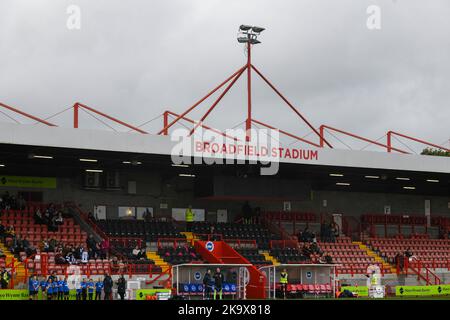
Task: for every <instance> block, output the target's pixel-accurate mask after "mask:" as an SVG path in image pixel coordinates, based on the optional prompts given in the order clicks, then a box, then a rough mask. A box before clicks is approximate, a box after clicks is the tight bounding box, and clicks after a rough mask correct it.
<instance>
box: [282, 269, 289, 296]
mask: <svg viewBox="0 0 450 320" xmlns="http://www.w3.org/2000/svg"><path fill="white" fill-rule="evenodd" d="M280 285H281V293H282V294H283V298H284V299H286V293H287V285H288V273H287V271H286V269H283V271H281V272H280Z"/></svg>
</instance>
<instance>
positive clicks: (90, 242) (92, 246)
mask: <svg viewBox="0 0 450 320" xmlns="http://www.w3.org/2000/svg"><path fill="white" fill-rule="evenodd" d="M86 246H87V249H88V251H89V252H90V253H91V254H90V256H92V257H95V256H96V251H97V241H95V239H94V236H93V235H92V234H90V235H89V237H88V238H87V240H86Z"/></svg>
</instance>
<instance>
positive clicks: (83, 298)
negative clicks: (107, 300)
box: [81, 279, 88, 300]
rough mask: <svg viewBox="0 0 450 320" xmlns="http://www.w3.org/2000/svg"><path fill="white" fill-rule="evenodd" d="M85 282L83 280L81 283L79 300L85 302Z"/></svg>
mask: <svg viewBox="0 0 450 320" xmlns="http://www.w3.org/2000/svg"><path fill="white" fill-rule="evenodd" d="M87 289H88V288H87V282H86V279H83V281H82V282H81V299H82V300H86V299H87Z"/></svg>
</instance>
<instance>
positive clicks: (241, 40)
mask: <svg viewBox="0 0 450 320" xmlns="http://www.w3.org/2000/svg"><path fill="white" fill-rule="evenodd" d="M249 40H250V39H249V38H247V37H239V38H238V42H239V43H247V42H249Z"/></svg>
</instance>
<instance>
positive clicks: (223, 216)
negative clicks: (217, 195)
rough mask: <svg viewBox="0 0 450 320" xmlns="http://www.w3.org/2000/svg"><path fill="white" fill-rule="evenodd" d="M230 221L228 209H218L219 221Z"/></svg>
mask: <svg viewBox="0 0 450 320" xmlns="http://www.w3.org/2000/svg"><path fill="white" fill-rule="evenodd" d="M227 221H228V211H227V210H226V209H219V210H217V222H218V223H226V222H227Z"/></svg>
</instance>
